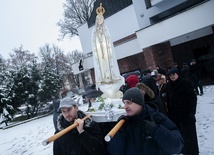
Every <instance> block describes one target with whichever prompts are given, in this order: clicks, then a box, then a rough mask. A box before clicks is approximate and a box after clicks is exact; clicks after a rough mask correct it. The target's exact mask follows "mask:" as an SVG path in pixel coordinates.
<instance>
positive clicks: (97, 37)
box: [92, 3, 124, 93]
mask: <svg viewBox="0 0 214 155" xmlns="http://www.w3.org/2000/svg"><path fill="white" fill-rule="evenodd" d="M96 13H97V16H96V21H95V28H94V30H93V33H92V45H93V59H94V70H95V80H96V85H98V86H100V88H101V87H102V86H104V85H105V88H104V89H107V88H106V85H112V84H114V85H117V83H118V84H119V83H120V84H121V85H122V84H123V83H124V82H123V81H124V79H123V77H121V75H120V71H119V68H118V64H117V59H116V57H115V53H114V51H113V45H112V43H111V39H110V35H109V33H108V30H107V27H106V26H105V24H104V17H103V14H104V13H105V9H104V8H103V7H102V3H101V4H100V7H98V8H97V9H96ZM121 80H122V81H121ZM121 82H122V83H121ZM121 85H120V86H121ZM102 91H103V92H104V93H105V90H102ZM118 91H119V89H118Z"/></svg>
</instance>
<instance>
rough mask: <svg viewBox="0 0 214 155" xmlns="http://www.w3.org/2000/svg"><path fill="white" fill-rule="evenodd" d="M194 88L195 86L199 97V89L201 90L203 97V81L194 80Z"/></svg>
mask: <svg viewBox="0 0 214 155" xmlns="http://www.w3.org/2000/svg"><path fill="white" fill-rule="evenodd" d="M193 86H194V89H195V93H196V94H197V95H199V91H198V88H199V90H200V94H201V95H202V94H204V91H203V87H202V85H201V81H200V80H194V81H193Z"/></svg>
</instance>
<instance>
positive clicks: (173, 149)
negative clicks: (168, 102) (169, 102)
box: [108, 87, 184, 155]
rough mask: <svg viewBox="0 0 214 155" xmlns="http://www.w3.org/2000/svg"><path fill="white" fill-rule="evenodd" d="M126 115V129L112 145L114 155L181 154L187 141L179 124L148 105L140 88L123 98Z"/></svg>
mask: <svg viewBox="0 0 214 155" xmlns="http://www.w3.org/2000/svg"><path fill="white" fill-rule="evenodd" d="M122 101H123V103H124V108H125V111H126V116H121V117H119V119H118V121H120V120H121V119H125V123H124V124H123V126H122V128H121V129H120V130H119V131H118V132H117V133H116V134H115V136H114V137H113V138H112V139H111V141H110V142H109V144H108V152H109V154H111V155H141V154H142V155H169V154H177V153H180V152H181V150H182V148H183V144H184V143H183V139H182V137H181V135H180V132H179V130H178V128H177V127H176V125H175V124H174V123H173V122H172V121H171V120H170V119H168V117H166V116H165V115H163V114H162V113H160V112H158V111H156V110H155V109H153V108H151V107H150V106H148V105H146V104H145V103H144V96H143V93H142V92H141V90H140V89H139V88H137V87H135V88H130V89H128V90H127V91H126V92H125V93H124V95H123V99H122Z"/></svg>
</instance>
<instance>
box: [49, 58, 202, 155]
mask: <svg viewBox="0 0 214 155" xmlns="http://www.w3.org/2000/svg"><path fill="white" fill-rule="evenodd" d="M199 74H200V73H199V72H198V70H197V65H196V61H195V60H194V59H193V60H192V61H191V63H190V65H188V64H185V63H184V64H183V67H182V68H178V66H177V64H176V63H175V64H174V66H172V67H171V68H169V70H167V71H165V70H163V69H162V68H161V67H160V66H158V65H157V66H156V68H155V69H154V70H152V71H151V70H145V71H144V72H143V74H142V76H141V77H139V76H137V75H134V74H133V75H129V76H128V77H126V78H125V85H123V86H121V88H120V90H121V91H122V92H123V98H122V102H123V103H124V109H125V111H126V115H122V116H120V117H119V118H118V121H117V122H119V121H120V120H122V119H124V120H125V123H124V124H123V126H122V127H121V128H120V129H119V131H118V132H117V133H116V134H115V136H114V137H113V138H112V139H111V141H110V142H108V143H107V145H106V144H105V142H104V134H103V131H102V130H101V128H100V125H99V123H96V122H94V121H93V120H89V121H83V120H82V118H83V117H85V116H86V114H85V113H84V112H82V111H80V110H78V104H77V103H76V102H75V101H74V100H73V99H71V98H68V97H64V98H63V97H62V99H61V100H60V101H58V102H57V103H58V108H56V109H57V111H56V112H58V114H57V115H58V117H57V119H56V118H55V121H54V123H55V129H56V132H55V133H58V132H60V131H61V130H63V129H65V128H66V127H68V126H69V125H71V124H73V123H78V126H77V128H75V129H73V130H71V131H69V132H68V133H67V134H65V135H63V136H62V137H60V138H59V139H57V140H55V141H54V145H53V148H54V149H53V152H54V155H58V154H60V155H61V154H64V155H81V154H84V155H87V154H90V155H92V154H93V155H104V154H109V155H129V154H130V155H141V154H143V155H168V154H181V153H182V154H185V155H186V154H187V155H198V154H199V147H198V140H197V130H196V125H195V122H196V119H195V113H196V107H197V95H203V93H204V92H203V87H202V86H201V83H200V78H199V76H200V75H199ZM198 88H199V89H198ZM101 95H102V92H100V91H99V90H96V86H94V85H93V86H92V87H90V88H89V89H88V90H87V91H86V93H85V94H83V97H84V98H85V99H86V100H87V101H88V103H89V105H90V102H93V101H94V100H95V99H96V97H98V96H101ZM59 112H60V113H59Z"/></svg>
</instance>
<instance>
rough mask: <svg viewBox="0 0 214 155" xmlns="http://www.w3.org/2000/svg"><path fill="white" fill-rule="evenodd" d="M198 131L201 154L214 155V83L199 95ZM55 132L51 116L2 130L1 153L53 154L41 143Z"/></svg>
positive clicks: (51, 145) (0, 138)
mask: <svg viewBox="0 0 214 155" xmlns="http://www.w3.org/2000/svg"><path fill="white" fill-rule="evenodd" d="M196 118H197V124H196V125H197V132H198V142H199V149H200V155H214V149H213V143H214V132H213V130H214V85H212V86H204V95H203V96H198V106H197V113H196ZM53 134H54V127H53V123H52V115H49V116H46V117H43V118H40V119H36V120H33V121H30V122H27V123H24V124H21V125H18V126H15V127H12V128H9V129H4V130H2V129H1V130H0V135H1V137H0V155H38V154H41V155H52V154H53V151H52V147H53V143H50V144H48V145H46V146H43V145H42V142H43V141H44V140H46V139H47V138H49V137H51V136H52V135H53Z"/></svg>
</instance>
